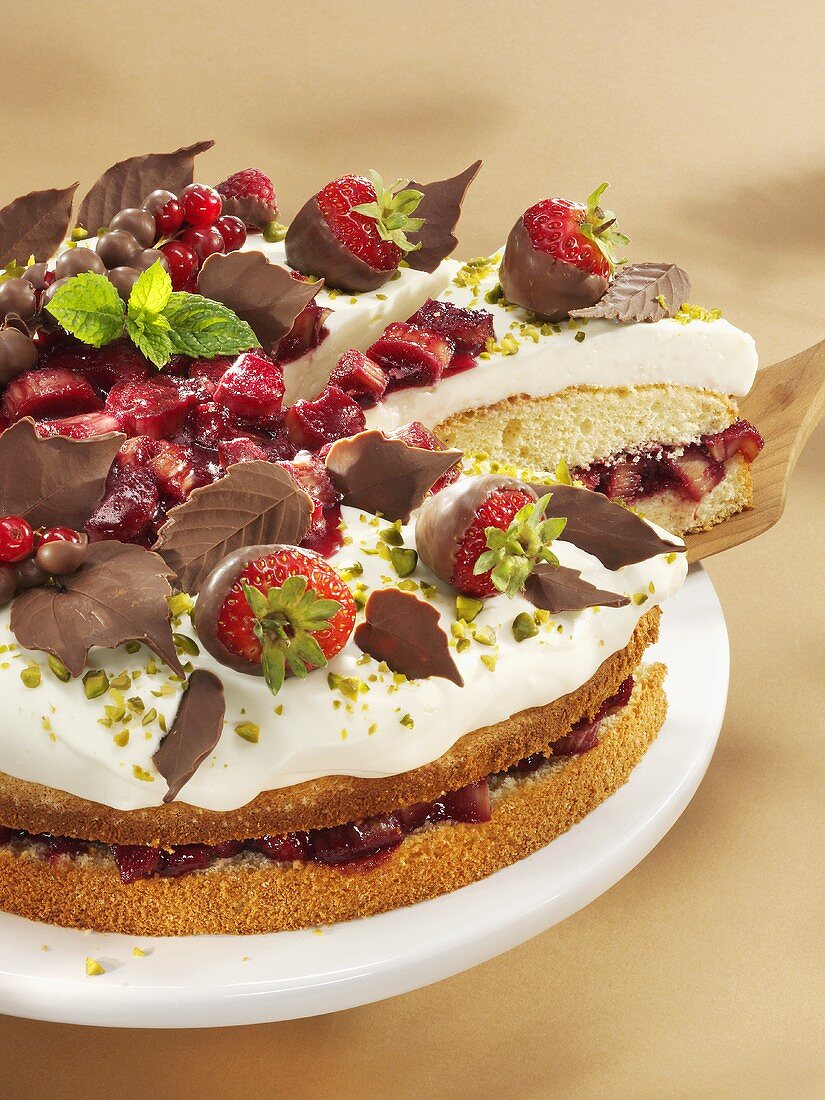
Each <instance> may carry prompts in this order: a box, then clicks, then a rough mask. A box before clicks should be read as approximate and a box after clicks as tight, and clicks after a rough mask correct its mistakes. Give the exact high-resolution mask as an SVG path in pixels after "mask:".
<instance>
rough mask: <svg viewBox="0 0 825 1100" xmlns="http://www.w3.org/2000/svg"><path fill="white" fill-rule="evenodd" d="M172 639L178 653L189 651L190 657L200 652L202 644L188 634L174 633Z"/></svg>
mask: <svg viewBox="0 0 825 1100" xmlns="http://www.w3.org/2000/svg"><path fill="white" fill-rule="evenodd" d="M172 641H173V642H174V643H175V649H176V650H177V651H178V653H187V654H188V655H189V656H190V657H197V656H198V654H199V653H200V646H199V645H198V643H197V642H196V641H195V639H194V638H190V637H189V635H188V634H173V635H172Z"/></svg>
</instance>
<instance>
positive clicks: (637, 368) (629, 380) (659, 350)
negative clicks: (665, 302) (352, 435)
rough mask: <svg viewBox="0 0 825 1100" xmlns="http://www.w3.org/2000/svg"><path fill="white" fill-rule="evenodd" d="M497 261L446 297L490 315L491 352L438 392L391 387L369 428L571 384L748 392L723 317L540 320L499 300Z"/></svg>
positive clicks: (474, 268)
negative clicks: (628, 321) (639, 320)
mask: <svg viewBox="0 0 825 1100" xmlns="http://www.w3.org/2000/svg"><path fill="white" fill-rule="evenodd" d="M498 258H499V255H497V256H495V257H491V259H490V261H489V262H487V263H486V264H479V262H478V261H471V263H470V264H468V265H465V266H464V267H462V268H460V269H459V271H458V272H457V273H456V275H455V277H454V278H453V280H452V282H451V283H450V286H449V287H448V288H447V289H446V290H445V291H444V293H443V294H442V298H443V299H444V300H445V301H448V302H451V303H453V304H454V305H457V306H463V307H465V308H470V309H486V310H489V311H490V312H491V313H492V314H493V324H494V327H495V333H496V347H495V349H494V350H493V351H492V352H484V353H482V355H481V357H480V358H479V361H478V365H477V366H476V367H474V368H472V369H471V370H466V371H462V372H460V373H457V374H453V375H447V376H446V377H444V378H442V379H441V381H440V382H439V383H438V385H436V386H412V387H410V388H408V389H403V390H397V391H396V392H395V393H391V394H389V395H388V396H387V397H386V398H384V400H382V401H381V402H379V404H378V405H377V406H376V407H375V408H373V409H369V410H368V411H367V413H366V418H367V427H368V428H379V429H381V430H382V431H392V430H393V429H395V428H397V427H399V426H400V425H402V424H407V423H409V422H410V421H411V420H420V421H421V422H422V423H423V424H426V425H427V427H429V428H433V427H435V426H436V425H437V424H440V423H442V422H443V421H445V420H447V419H448V417H451V416H453V415H455V414H456V413H459V412H463V411H464V410H466V409H477V408H481V407H483V406H485V405H493V404H495V403H496V402H498V401H502V400H504V399H505V398H507V397H512V396H514V395H516V394H526V395H528V396H532V397H548V396H550V395H551V394H554V393H559V392H561V391H562V390H564V389H567V388H568V387H569V386H600V387H615V386H641V385H652V384H655V383H659V384H671V385H675V386H694V387H696V388H698V389H708V390H714V391H716V392H718V393H727V394H733V395H743V394H746V393H747V392H748V391H749V390H750V388H751V386H752V385H753V380H754V377H755V375H756V369H757V365H758V360H757V354H756V346H755V344H754V342H753V338H752V337H751V336H749V335H748V334H747V333H746V332H742V331H741V329H738V328H736V327H735V326H734V325H731V324H730V323H729V322H728V321H725V320H723V319H722V318H719V319H717V320H700V319H691V320H689V321H686V323H682V322H681V321H679V320H674V319H673V318H666V319H664V320H662V321H655V322H652V323H644V324H628V325H619V324H615V323H613V322H612V321H601V320H590V321H567V322H562V323H561V324H558V325H550V324H541V323H540V322H536V321H535V319H534V318H533V317H532V315H531V314H529V313H528V312H527V311H526V310H523V309H521V308H520V307H519V306H513V305H510V304H505V305H502V304H501V302H500V301H495V300H494V301H490V300H488V295H489V296H490V297H491V298H495V293H496V288H497V287H498Z"/></svg>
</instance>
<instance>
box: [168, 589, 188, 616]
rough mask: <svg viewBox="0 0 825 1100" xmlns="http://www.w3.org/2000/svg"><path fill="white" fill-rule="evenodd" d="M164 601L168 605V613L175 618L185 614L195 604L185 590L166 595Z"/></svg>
mask: <svg viewBox="0 0 825 1100" xmlns="http://www.w3.org/2000/svg"><path fill="white" fill-rule="evenodd" d="M166 602H167V604H168V605H169V613H170V615H172V617H173V618H175V619H180V618H181V617H182V616H183V615H187V614H188V613H189V612H190V611H191V610H192V609H193V608H194V606H195V601H194V600H193V599H192V597H191V596H190V595H189V594H188V593H187V592H178V593H176V594H175V595H174V596H167V597H166Z"/></svg>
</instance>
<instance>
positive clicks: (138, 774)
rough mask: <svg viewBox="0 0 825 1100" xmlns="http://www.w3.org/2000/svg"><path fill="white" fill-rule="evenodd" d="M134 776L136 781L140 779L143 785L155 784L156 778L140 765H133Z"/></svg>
mask: <svg viewBox="0 0 825 1100" xmlns="http://www.w3.org/2000/svg"><path fill="white" fill-rule="evenodd" d="M132 775H133V776H134V777H135V779H140V780H141V782H142V783H154V782H155V777H154V776H153V775H152V773H151V772H147V771H146V769H145V768H141V767H140V765H139V764H133V765H132Z"/></svg>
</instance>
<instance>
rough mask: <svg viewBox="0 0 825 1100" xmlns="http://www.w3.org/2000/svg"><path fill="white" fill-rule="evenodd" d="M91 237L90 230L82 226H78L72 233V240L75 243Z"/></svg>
mask: <svg viewBox="0 0 825 1100" xmlns="http://www.w3.org/2000/svg"><path fill="white" fill-rule="evenodd" d="M88 236H89V230H88V229H84V228H83V226H82V225H76V226H75V227H74V229H73V230H72V232H71V240H73V241H85V240H86V238H87V237H88Z"/></svg>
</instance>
